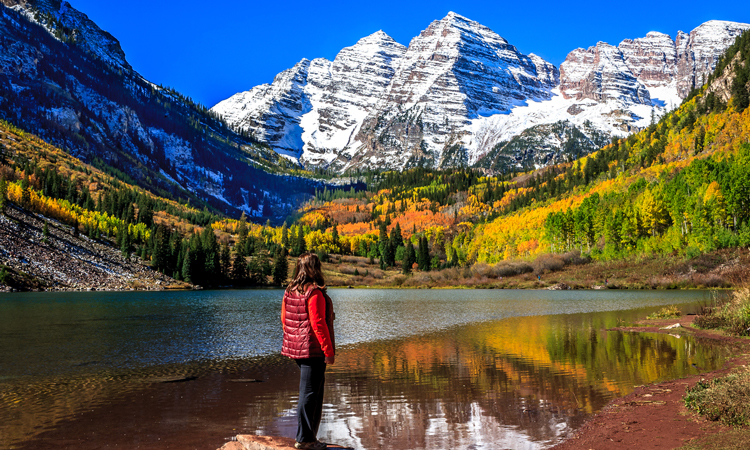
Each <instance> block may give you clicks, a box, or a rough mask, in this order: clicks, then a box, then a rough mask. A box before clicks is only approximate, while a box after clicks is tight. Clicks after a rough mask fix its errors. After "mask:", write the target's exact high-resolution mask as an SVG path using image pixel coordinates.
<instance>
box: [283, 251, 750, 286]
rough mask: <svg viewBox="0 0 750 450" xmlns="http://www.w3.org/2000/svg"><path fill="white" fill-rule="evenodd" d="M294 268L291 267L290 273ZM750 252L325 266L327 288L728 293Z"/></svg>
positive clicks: (346, 259) (335, 260)
mask: <svg viewBox="0 0 750 450" xmlns="http://www.w3.org/2000/svg"><path fill="white" fill-rule="evenodd" d="M293 266H294V263H293V262H290V267H293ZM749 266H750V252H748V250H746V249H728V250H720V251H716V252H712V253H708V254H705V255H701V256H699V257H696V258H692V259H683V258H679V257H674V256H654V257H643V258H633V259H628V260H620V261H591V260H589V259H586V258H582V257H581V256H580V255H579V254H577V253H565V254H559V255H558V254H548V255H542V256H540V257H539V258H537V259H536V260H534V261H533V262H528V261H523V260H516V261H501V262H499V263H497V264H494V265H490V264H482V263H480V264H474V265H472V266H470V267H453V268H448V269H442V270H432V271H418V270H415V271H413V272H412V273H411V274H408V275H404V274H403V273H402V271H401V270H397V269H395V268H389V269H385V270H383V269H381V268H380V267H379V264H378V260H377V259H375V260H372V261H370V260H369V259H368V258H364V257H358V256H339V255H331V256H330V257H329V260H328V262H326V263H324V271H325V276H326V281H327V284H328V285H329V286H334V287H335V286H338V287H344V286H354V287H378V288H387V287H401V288H450V287H456V288H480V289H546V288H551V287H562V288H570V289H603V288H608V289H692V288H704V289H706V288H731V287H736V286H737V285H738V280H743V279H747V277H748V275H750V269H748V267H749Z"/></svg>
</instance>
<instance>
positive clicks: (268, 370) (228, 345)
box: [0, 291, 723, 450]
mask: <svg viewBox="0 0 750 450" xmlns="http://www.w3.org/2000/svg"><path fill="white" fill-rule="evenodd" d="M371 292H372V293H371V294H370V293H368V292H364V293H349V292H346V291H336V292H335V296H334V299H335V300H334V301H337V300H338V301H339V302H338V304H337V308H338V310H337V314H338V315H339V320H337V322H339V323H340V325H341V327H340V330H341V337H342V341H343V342H344V343H345V345H343V346H342V347H341V348H340V349H339V352H338V354H337V361H336V365H334V366H331V367H329V371H328V374H327V384H326V389H327V391H326V405H325V409H324V419H323V423H322V425H321V430H320V433H319V438H320V439H321V440H323V441H325V442H333V443H337V444H340V445H344V446H349V447H352V448H358V449H359V448H364V449H386V448H387V449H443V448H472V449H482V448H487V449H490V448H513V449H526V448H529V449H536V448H546V447H549V446H551V445H553V444H554V443H557V442H559V441H560V440H562V439H564V438H565V437H567V436H569V435H570V434H571V433H572V432H573V431H575V430H576V429H577V428H579V427H580V426H581V424H582V423H583V421H584V420H585V419H586V418H587V417H589V416H590V415H591V414H593V413H595V412H597V411H599V410H600V409H601V408H602V407H603V406H604V405H605V404H606V403H607V402H608V401H609V400H611V399H613V398H616V397H620V396H623V395H626V394H628V393H629V392H631V391H632V390H633V387H634V386H638V385H642V384H647V383H651V382H655V381H659V380H664V379H672V378H677V377H681V376H685V375H688V374H692V373H695V372H696V369H695V368H694V367H693V366H692V364H695V365H696V366H697V367H700V368H701V369H703V370H710V369H712V368H715V367H718V366H720V365H721V364H722V362H723V356H722V355H723V352H722V351H721V349H719V348H716V347H713V346H711V344H710V343H706V342H699V341H696V340H695V339H693V338H692V337H689V336H685V337H681V338H678V337H672V336H669V335H664V334H638V333H623V332H618V331H605V330H606V329H607V328H611V327H614V326H616V325H617V324H618V323H619V322H620V321H626V322H632V321H634V320H636V319H638V318H642V317H644V316H645V315H646V314H648V313H649V312H651V311H654V310H657V309H658V307H657V306H646V305H647V304H649V302H650V304H651V305H661V304H665V303H667V302H669V303H680V300H682V302H683V303H684V302H685V301H689V302H691V304H690V305H683V306H682V309H683V311H689V310H690V309H691V308H693V307H694V305H695V304H697V302H698V301H700V300H701V298H700V297H699V296H698V297H697V296H696V294H694V293H689V294H672V293H663V294H662V293H658V294H652V295H656V296H660V295H661V296H663V297H661V298H657V299H656V300H654V299H646V300H638V298H640V297H638V296H642V295H643V294H640V293H639V294H632V295H631V294H628V293H620V294H616V295H618V296H620V297H618V299H620V300H619V301H618V303H617V304H620V305H622V304H625V303H627V301H630V303H627V305H628V306H629V307H632V308H637V309H630V310H626V311H605V312H577V313H574V314H559V315H530V316H524V317H518V316H516V317H507V316H508V315H511V316H512V315H514V314H515V315H518V314H521V313H523V311H524V309H523V308H524V306H523V305H525V304H529V305H531V304H532V303H533V306H531V307H530V309H528V310H530V311H533V313H536V314H538V313H540V312H541V313H542V314H545V313H546V314H549V311H550V310H556V309H557V310H561V311H563V312H566V311H567V312H575V311H581V310H584V311H586V310H587V311H591V306H590V302H592V301H594V299H593V297H591V299H589V300H586V301H587V302H589V303H585V302H584V303H580V302H578V303H576V302H575V300H574V298H576V297H585V296H586V295H588V296H591V295H593V294H590V293H586V294H579V293H575V294H564V295H569V296H570V297H569V298H567V297H566V298H563V297H553V296H560V295H562V294H559V293H555V294H547V293H545V292H536V293H534V292H532V293H520V294H513V295H516V296H517V297H522V296H524V295H526V296H537V298H536V300H532V299H528V300H518V301H516V302H515V303H510V301H509V300H508V298H504V299H501V300H502V301H500V300H493V299H492V298H491V296H493V295H495V296H508V295H509V294H510V293H503V294H501V293H497V294H496V293H488V292H484V293H483V292H466V294H462V293H461V292H460V291H459V292H443V293H439V292H433V293H427V292H414V293H411V292H410V293H409V296H410V298H409V299H407V300H401V299H397V297H396V296H394V295H393V293H395V292H396V291H371ZM186 295H192V296H194V295H198V296H199V297H195V299H196V300H194V303H188V302H187V301H186V300H183V302H184V303H182V302H180V301H177V300H169V302H166V303H159V301H160V300H159V299H165V298H169V296H164V297H148V299H147V300H146V301H144V302H143V303H142V304H141V303H138V302H136V301H133V300H132V299H133V298H134V297H127V296H125V297H117V299H119V300H117V301H114V300H110V301H109V303H108V304H107V305H109V306H107V305H105V304H104V303H99V302H98V300H97V301H92V303H91V305H89V306H86V305H85V302H81V301H76V302H74V303H66V302H60V301H59V299H60V297H54V299H55V301H56V302H59V303H60V304H61V305H62V307H64V309H68V308H71V307H72V305H75V306H76V310H75V311H76V314H74V315H71V316H70V318H66V317H65V316H64V315H63V314H61V313H60V312H59V311H57V312H55V306H54V302H52V303H53V304H47V303H44V302H43V303H44V304H40V305H37V306H38V307H40V308H42V309H43V310H44V313H42V312H41V309H40V310H32V309H30V308H31V306H28V305H21V304H20V303H13V302H6V303H5V304H3V303H2V302H0V312H2V313H3V314H2V316H4V317H0V324H1V325H3V326H2V327H0V356H2V358H0V448H3V449H5V448H12V449H35V448H42V447H44V446H49V445H53V444H54V447H55V448H58V449H76V450H86V449H94V448H103V447H119V448H140V449H163V448H205V449H214V448H217V447H219V446H221V444H222V443H223V442H224V441H225V440H227V439H228V438H229V437H230V436H232V435H235V434H240V433H242V434H252V433H259V434H267V435H282V436H293V435H294V434H295V430H296V419H295V417H294V413H295V407H296V401H297V398H296V396H297V383H298V371H297V368H296V366H295V365H294V364H293V363H292V362H291V361H289V360H288V359H286V358H282V357H279V356H278V355H273V354H270V355H269V354H266V355H262V354H261V355H260V356H252V353H250V352H249V350H248V347H247V345H248V344H247V342H248V341H249V342H253V339H255V338H256V335H257V337H258V339H259V340H258V341H257V342H262V343H263V344H262V345H268V346H269V348H271V347H275V346H276V340H277V339H278V336H276V335H273V334H271V333H270V332H268V331H266V330H277V328H278V325H277V324H278V322H277V320H278V317H277V314H278V312H277V309H278V305H277V302H278V298H276V297H277V292H270V293H268V294H266V293H260V294H259V295H260V297H258V299H255V300H242V301H238V300H237V299H236V297H237V294H236V293H234V294H233V293H231V292H230V293H229V294H226V293H218V294H211V293H200V294H193V293H190V294H186ZM204 295H205V296H211V295H213V296H214V297H212V299H211V300H205V299H204V297H200V296H204ZM231 295H234V296H235V297H234V299H233V300H231V301H230V300H226V301H224V300H221V299H222V298H229V296H231ZM253 295H255V294H253ZM346 295H350V296H351V297H346ZM356 295H360V296H362V299H361V300H356V301H355V300H353V299H354V298H355V297H354V296H356ZM368 295H369V297H367V296H368ZM462 295H463V297H460V298H459V296H462ZM263 296H266V297H267V298H266V297H263ZM377 296H380V297H377ZM420 296H421V297H420ZM472 296H474V297H476V299H472V298H474V297H472ZM544 296H549V297H544ZM261 297H262V298H261ZM365 297H367V298H365ZM422 297H424V298H422ZM443 297H444V298H443ZM480 297H481V298H480ZM97 298H98V297H97ZM123 298H125V299H128V300H127V301H123V300H122V299H123ZM175 298H176V299H177V298H182V297H179V295H176V297H175ZM185 298H188V297H185ZM217 298H218V299H219V300H217ZM377 298H380V299H381V300H377ZM436 298H437V299H439V301H436V300H435V299H436ZM498 298H499V297H498ZM201 299H203V300H201ZM602 299H603V300H602ZM623 299H624V300H623ZM628 299H630V300H628ZM633 299H635V300H633ZM220 300H221V301H220ZM606 300H607V297H606V296H604V297H599V298H598V299H596V301H597V302H599V303H597V307H600V306H601V305H602V304H603V305H604V306H605V307H609V308H610V309H611V308H612V305H611V304H610V305H607V304H606ZM457 302H458V303H457ZM565 302H567V303H565ZM602 302H603V303H602ZM639 302H641V303H639ZM643 302H646V304H644V303H643ZM408 303H411V306H415V305H418V306H420V307H427V306H431V307H432V308H433V310H432V311H430V312H429V314H424V315H421V314H420V313H418V311H419V309H416V310H415V309H411V310H410V309H409V308H407V307H406V305H407V304H408ZM110 304H111V305H110ZM112 305H114V306H112ZM252 305H255V306H252ZM509 305H510V306H509ZM561 305H565V307H561ZM587 305H589V306H587ZM27 306H28V308H27ZM3 308H5V309H3ZM87 308H88V309H87ZM503 308H505V309H503ZM511 308H514V309H515V311H516V312H513V313H508V312H507V311H509V310H510V309H511ZM528 310H527V311H528ZM51 311H52V312H51ZM113 311H114V312H113ZM205 311H213V312H214V313H213V314H211V315H206V314H204V312H205ZM216 311H220V313H215V312H216ZM257 311H267V313H265V312H263V313H260V312H257ZM394 311H400V313H398V314H400V315H401V316H403V317H400V316H399V315H398V314H395V313H394ZM482 311H486V316H487V317H488V318H489V319H490V321H487V322H480V323H476V318H477V317H480V316H481V314H482ZM21 313H23V314H21ZM32 313H33V314H32ZM12 314H18V317H24V318H27V319H28V318H34V319H35V323H37V324H41V325H42V326H39V327H38V328H36V329H31V330H27V329H25V328H23V326H16V325H14V324H15V323H16V322H15V321H13V320H12V318H11V315H12ZM264 314H267V315H268V317H267V318H266V317H265V316H264ZM462 314H463V315H462ZM261 316H263V317H261ZM498 316H500V317H503V316H505V317H506V318H504V319H499V320H498V319H493V318H495V317H498ZM47 317H48V318H47ZM122 317H125V318H129V319H127V320H124V319H121V318H122ZM202 317H203V319H201V318H202ZM205 317H211V320H212V321H213V322H210V321H206V320H205ZM354 317H360V318H361V317H368V320H369V321H370V323H368V324H367V325H368V326H369V327H370V328H368V329H367V330H365V332H366V334H367V336H375V335H378V334H380V335H381V336H382V337H383V339H381V340H367V339H365V340H358V339H361V338H357V337H356V336H358V335H357V333H358V332H359V330H358V329H357V327H356V323H357V322H356V321H355V320H354ZM420 317H424V320H429V321H431V323H437V324H438V325H437V326H438V327H439V328H440V330H439V331H429V330H427V331H426V329H425V328H420V323H419V320H420ZM220 318H224V320H223V321H222V322H219V319H220ZM402 318H403V320H401V319H402ZM46 320H47V321H49V322H50V323H52V324H59V325H60V326H57V327H55V326H52V325H50V324H46V325H45V323H44V322H45V321H46ZM253 320H255V322H253ZM387 320H393V321H396V322H401V323H408V324H412V325H413V327H412V328H413V333H411V335H410V333H409V330H405V329H402V330H395V329H394V330H393V331H386V332H384V331H383V330H389V328H388V327H392V326H393V323H388V322H386V321H387ZM451 320H452V321H453V324H452V325H451V323H450V322H451ZM126 322H127V324H125V323H126ZM130 322H133V323H132V324H131V323H130ZM470 322H471V323H470ZM27 323H30V322H27ZM68 324H78V325H77V327H72V326H67V325H68ZM101 324H107V325H106V326H102V325H101ZM123 324H125V325H123ZM129 327H130V328H129ZM132 327H135V328H132ZM427 329H429V327H427ZM81 330H82V331H81ZM133 330H138V332H134V331H133ZM433 330H434V328H433ZM45 332H49V333H52V335H51V336H53V337H54V339H53V338H50V337H49V336H46V337H44V336H43V333H45ZM36 335H39V336H40V337H39V340H38V341H33V339H34V337H35V336H36ZM159 336H161V337H163V338H164V339H167V340H166V341H165V342H164V345H163V346H159V347H158V348H157V347H154V346H156V345H158V343H159V342H160V341H159V339H157V337H159ZM76 339H79V340H80V341H81V342H76V341H75V340H76ZM170 339H171V340H170ZM196 339H197V340H198V341H199V342H201V345H198V346H194V347H190V345H191V342H193V341H192V340H196ZM32 341H33V342H32ZM48 341H50V342H51V341H57V342H59V344H60V345H59V346H58V347H52V349H51V350H50V349H49V348H47V347H49V345H50V344H49V343H48ZM206 342H208V343H211V345H212V347H206V346H205V345H204V344H203V343H206ZM217 346H218V347H217ZM205 348H210V350H211V352H214V353H215V352H216V350H215V349H216V348H221V354H222V355H225V354H232V352H234V354H235V355H236V356H235V357H231V358H223V359H210V358H204V359H199V360H196V361H189V360H188V361H186V362H179V361H175V360H174V359H175V358H174V355H176V354H180V355H183V356H180V357H181V358H185V357H186V356H184V355H188V352H193V353H191V354H193V355H199V356H200V353H199V352H202V351H204V350H202V349H205ZM165 349H167V350H168V351H167V350H165ZM233 349H234V350H233ZM179 352H182V353H179ZM162 353H163V354H167V353H169V354H170V356H169V357H168V358H163V362H162V363H161V364H153V363H151V361H152V359H153V358H154V355H158V354H162ZM248 353H250V356H242V355H244V354H248ZM27 354H33V355H36V356H37V357H35V358H34V360H33V361H29V362H28V363H27V361H26V360H24V359H23V358H24V355H27ZM13 358H15V360H16V361H15V364H14V361H12V359H13ZM55 358H59V360H56V359H55ZM39 359H41V361H37V360H39ZM112 361H114V362H112ZM121 361H126V362H128V364H127V365H126V364H124V363H122V362H121ZM115 363H116V364H115ZM45 364H46V365H45ZM63 366H64V367H63ZM30 372H33V373H30ZM251 379H258V380H263V382H262V383H254V382H249V380H251ZM165 443H170V445H166V444H165Z"/></svg>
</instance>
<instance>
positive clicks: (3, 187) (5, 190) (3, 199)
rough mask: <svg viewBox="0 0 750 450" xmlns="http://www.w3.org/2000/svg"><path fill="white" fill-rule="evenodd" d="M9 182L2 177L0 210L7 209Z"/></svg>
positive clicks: (0, 179) (0, 181)
mask: <svg viewBox="0 0 750 450" xmlns="http://www.w3.org/2000/svg"><path fill="white" fill-rule="evenodd" d="M7 195H8V183H7V182H6V181H5V178H0V212H3V211H5V204H6V203H7V201H8V198H7Z"/></svg>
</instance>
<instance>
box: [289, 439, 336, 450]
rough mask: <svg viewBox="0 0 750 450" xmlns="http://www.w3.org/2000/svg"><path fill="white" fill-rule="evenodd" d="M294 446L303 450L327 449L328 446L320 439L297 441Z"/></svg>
mask: <svg viewBox="0 0 750 450" xmlns="http://www.w3.org/2000/svg"><path fill="white" fill-rule="evenodd" d="M294 448H298V449H301V450H325V449H326V448H328V446H327V445H326V444H324V443H322V442H320V441H311V442H295V443H294Z"/></svg>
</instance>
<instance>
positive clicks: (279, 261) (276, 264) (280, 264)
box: [273, 248, 289, 286]
mask: <svg viewBox="0 0 750 450" xmlns="http://www.w3.org/2000/svg"><path fill="white" fill-rule="evenodd" d="M288 274H289V263H288V261H287V259H286V249H285V248H282V249H281V250H279V251H277V252H276V254H275V255H274V259H273V284H275V285H277V286H281V285H283V284H284V283H286V279H287V276H288Z"/></svg>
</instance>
